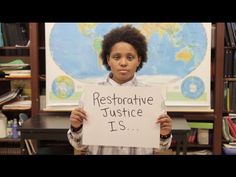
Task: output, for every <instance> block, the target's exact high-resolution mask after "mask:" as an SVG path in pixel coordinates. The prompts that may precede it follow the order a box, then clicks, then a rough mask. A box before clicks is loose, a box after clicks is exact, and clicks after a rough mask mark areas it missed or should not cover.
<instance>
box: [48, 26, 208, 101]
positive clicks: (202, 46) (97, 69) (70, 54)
mask: <svg viewBox="0 0 236 177" xmlns="http://www.w3.org/2000/svg"><path fill="white" fill-rule="evenodd" d="M129 24H131V25H133V26H135V27H136V28H138V29H139V30H140V31H141V33H143V34H144V35H145V37H146V39H147V42H148V61H147V63H145V64H144V66H143V68H142V69H141V70H140V71H139V72H138V73H137V75H138V76H139V77H140V78H141V79H143V80H145V81H147V82H148V81H149V82H165V83H167V84H171V83H174V82H176V81H179V80H181V79H183V78H185V77H187V76H188V75H189V74H190V73H192V72H193V71H194V70H196V69H197V68H198V67H199V65H200V64H201V63H202V62H203V60H204V59H205V56H206V52H207V47H208V43H209V41H208V38H207V34H206V29H205V28H204V26H203V24H202V23H129ZM122 25H125V23H55V24H54V25H53V27H52V28H51V30H50V34H49V36H48V45H49V50H50V55H51V57H52V60H53V62H55V64H56V65H57V66H58V67H59V68H60V69H61V70H62V71H63V72H64V73H65V74H66V75H68V76H70V77H71V78H72V79H74V80H77V81H82V82H83V81H87V80H92V79H97V78H104V75H106V74H107V70H106V69H105V67H104V66H103V65H102V62H101V59H100V57H99V54H100V52H101V42H102V39H103V36H104V35H105V34H106V33H108V32H109V31H110V30H111V29H113V28H116V27H120V26H122ZM56 79H57V80H58V78H54V80H56ZM67 80H68V78H67ZM198 80H199V82H198V83H201V85H202V87H201V91H200V92H198V91H196V93H197V96H196V95H195V96H191V95H190V96H189V94H186V93H195V92H189V90H190V89H191V88H190V87H187V86H188V84H185V85H184V86H183V85H182V86H181V84H180V86H179V87H180V89H181V91H180V92H181V94H182V95H183V96H185V97H188V98H191V99H197V98H198V97H200V96H201V95H202V94H203V93H204V89H205V88H206V86H204V82H203V81H202V80H201V78H200V77H198ZM70 82H71V81H70ZM186 82H187V81H186ZM52 83H53V81H52ZM52 83H51V84H52ZM55 83H56V81H54V86H52V87H51V88H53V89H52V90H54V91H53V92H54V95H56V94H57V95H58V93H56V92H55V90H58V89H56V87H55V85H56V84H55ZM64 83H69V82H68V81H67V82H64ZM52 85H53V84H52ZM71 85H73V84H71V83H70V86H71ZM196 88H199V87H196ZM67 90H69V91H70V93H68V94H65V95H67V97H69V96H72V95H73V94H72V93H71V91H76V89H73V88H69V89H67ZM200 93H201V94H200ZM60 95H61V94H60ZM60 97H61V98H63V96H60ZM64 97H65V96H64Z"/></svg>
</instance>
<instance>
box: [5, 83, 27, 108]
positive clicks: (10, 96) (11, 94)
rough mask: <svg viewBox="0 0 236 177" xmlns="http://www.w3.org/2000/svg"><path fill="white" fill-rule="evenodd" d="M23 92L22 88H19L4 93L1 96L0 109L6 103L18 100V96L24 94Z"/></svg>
mask: <svg viewBox="0 0 236 177" xmlns="http://www.w3.org/2000/svg"><path fill="white" fill-rule="evenodd" d="M22 90H23V89H22V88H17V89H15V90H11V91H9V92H6V93H4V94H3V95H0V107H2V106H3V105H4V104H5V103H8V102H10V101H13V100H15V99H17V98H18V96H19V95H20V94H21V93H22Z"/></svg>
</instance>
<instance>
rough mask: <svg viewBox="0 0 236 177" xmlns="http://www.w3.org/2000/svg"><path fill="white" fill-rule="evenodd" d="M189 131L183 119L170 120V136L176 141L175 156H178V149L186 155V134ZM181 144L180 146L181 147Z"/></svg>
mask: <svg viewBox="0 0 236 177" xmlns="http://www.w3.org/2000/svg"><path fill="white" fill-rule="evenodd" d="M190 130H191V128H190V127H189V126H188V123H187V121H186V119H184V118H172V135H173V138H174V139H175V140H176V143H177V144H176V154H177V155H179V154H180V148H181V147H182V148H183V154H184V155H186V154H187V133H188V132H189V131H190ZM181 144H182V145H181Z"/></svg>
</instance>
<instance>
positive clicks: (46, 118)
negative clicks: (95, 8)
mask: <svg viewBox="0 0 236 177" xmlns="http://www.w3.org/2000/svg"><path fill="white" fill-rule="evenodd" d="M172 120H173V121H172V123H173V128H172V134H173V137H174V138H175V139H176V142H177V146H176V154H178V155H179V154H180V148H181V147H182V148H183V154H186V153H187V133H188V131H189V130H190V128H189V126H188V124H187V121H186V119H184V118H173V119H172ZM69 126H70V122H69V116H65V115H61V116H60V115H39V116H35V117H32V118H30V119H28V120H26V121H25V122H24V123H23V125H22V127H20V128H19V130H20V131H21V152H22V154H25V149H26V148H25V142H24V140H25V139H36V140H62V141H67V140H68V139H67V131H68V129H69Z"/></svg>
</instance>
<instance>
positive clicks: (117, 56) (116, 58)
mask: <svg viewBox="0 0 236 177" xmlns="http://www.w3.org/2000/svg"><path fill="white" fill-rule="evenodd" d="M112 59H114V60H119V59H120V56H119V55H114V56H112Z"/></svg>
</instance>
